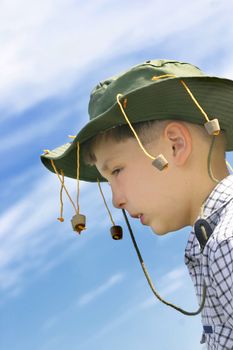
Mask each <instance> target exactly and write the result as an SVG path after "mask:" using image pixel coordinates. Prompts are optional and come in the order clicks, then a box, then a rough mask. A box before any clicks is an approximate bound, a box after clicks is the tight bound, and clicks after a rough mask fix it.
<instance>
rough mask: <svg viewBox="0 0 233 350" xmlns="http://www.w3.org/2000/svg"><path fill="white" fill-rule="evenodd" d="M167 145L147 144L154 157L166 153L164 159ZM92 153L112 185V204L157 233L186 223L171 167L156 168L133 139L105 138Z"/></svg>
mask: <svg viewBox="0 0 233 350" xmlns="http://www.w3.org/2000/svg"><path fill="white" fill-rule="evenodd" d="M166 148H168V146H166V145H161V142H158V141H156V144H155V145H153V144H150V146H147V147H146V149H147V150H148V151H149V152H150V153H151V154H153V155H154V156H157V155H158V154H160V153H164V152H165V155H166V158H167V156H169V155H168V150H166ZM169 148H170V145H169ZM169 151H170V150H169ZM95 155H96V159H97V161H96V167H97V169H98V170H99V172H100V173H101V175H102V176H103V177H104V178H106V180H107V181H108V182H109V184H110V186H111V190H112V200H113V205H114V206H115V207H117V208H121V209H125V210H126V211H127V212H128V213H129V214H130V215H131V216H132V217H133V218H140V221H141V223H142V224H143V225H148V226H150V227H151V228H152V230H153V231H154V232H155V233H157V234H159V235H162V234H165V233H168V232H170V231H175V230H177V229H179V228H181V227H183V226H186V225H187V222H186V221H187V220H186V217H187V212H185V208H186V209H187V206H185V198H182V202H181V204H182V205H179V202H180V201H179V195H180V188H179V186H180V185H181V184H180V183H178V182H177V179H176V178H177V176H176V175H175V172H174V169H172V166H170V165H169V167H168V169H165V170H163V171H159V170H157V169H156V168H155V167H154V166H153V165H152V160H151V159H150V158H149V157H147V156H146V155H145V154H144V153H143V151H142V150H141V148H140V147H139V145H138V143H137V141H136V140H135V139H133V138H130V139H127V140H126V141H123V142H116V141H113V140H108V141H104V142H102V143H100V144H99V145H98V146H97V147H96V149H95Z"/></svg>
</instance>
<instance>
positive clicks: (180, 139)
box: [164, 122, 192, 165]
mask: <svg viewBox="0 0 233 350" xmlns="http://www.w3.org/2000/svg"><path fill="white" fill-rule="evenodd" d="M164 136H165V139H166V140H167V141H168V145H169V148H170V149H171V152H172V159H173V162H174V163H175V164H176V165H183V164H184V163H185V162H186V160H187V159H188V157H189V155H190V153H191V151H192V137H191V134H190V131H189V129H188V128H187V127H186V125H184V124H183V123H179V122H171V123H169V124H168V125H167V126H166V128H165V129H164Z"/></svg>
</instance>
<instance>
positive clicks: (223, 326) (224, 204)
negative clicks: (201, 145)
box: [185, 175, 233, 350]
mask: <svg viewBox="0 0 233 350" xmlns="http://www.w3.org/2000/svg"><path fill="white" fill-rule="evenodd" d="M202 218H204V219H205V220H206V221H207V222H208V223H209V224H210V226H211V228H212V230H213V233H212V235H211V236H210V238H209V240H208V242H207V243H206V246H205V248H204V250H203V252H202V253H201V249H200V244H199V242H198V240H197V238H196V236H195V234H194V232H193V231H192V232H191V233H190V236H189V240H188V243H187V246H186V249H185V263H186V265H187V267H188V269H189V273H190V275H191V278H192V280H193V283H194V286H195V291H196V294H197V298H198V300H199V303H200V301H201V297H202V288H203V287H202V286H203V281H205V284H206V287H207V292H206V301H205V306H204V309H203V310H202V323H203V326H211V327H212V328H211V327H207V328H211V329H212V331H213V333H207V334H205V341H206V343H207V348H208V350H229V349H233V175H229V176H227V177H226V178H225V179H223V180H222V181H221V182H220V183H219V184H217V186H216V187H215V188H214V190H213V191H212V193H211V194H210V196H209V197H208V198H207V200H206V202H205V204H204V210H203V215H202ZM205 328H206V327H205Z"/></svg>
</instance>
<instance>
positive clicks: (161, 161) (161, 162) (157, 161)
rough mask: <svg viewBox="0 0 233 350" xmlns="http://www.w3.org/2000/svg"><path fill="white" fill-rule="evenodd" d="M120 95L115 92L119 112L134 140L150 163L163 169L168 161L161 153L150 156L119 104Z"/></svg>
mask: <svg viewBox="0 0 233 350" xmlns="http://www.w3.org/2000/svg"><path fill="white" fill-rule="evenodd" d="M121 97H122V95H121V94H117V96H116V99H117V103H118V105H119V107H120V110H121V112H122V114H123V116H124V118H125V120H126V122H127V123H128V125H129V127H130V129H131V131H132V132H133V134H134V136H135V138H136V140H137V142H138V144H139V146H140V148H141V149H142V151H143V152H144V153H145V155H146V156H147V157H149V158H150V159H152V160H153V162H152V164H153V165H154V166H155V167H156V168H157V169H158V170H163V169H165V168H166V167H167V166H168V162H167V160H166V158H165V157H164V156H163V155H162V154H159V155H158V156H157V157H154V156H152V155H151V154H150V153H149V152H148V151H147V150H146V149H145V147H144V146H143V144H142V142H141V140H140V139H139V136H138V134H137V133H136V131H135V129H134V127H133V126H132V124H131V122H130V120H129V118H128V117H127V114H126V113H125V111H124V108H123V106H122V104H121V101H120V98H121ZM126 102H127V99H125V100H124V105H125V106H126Z"/></svg>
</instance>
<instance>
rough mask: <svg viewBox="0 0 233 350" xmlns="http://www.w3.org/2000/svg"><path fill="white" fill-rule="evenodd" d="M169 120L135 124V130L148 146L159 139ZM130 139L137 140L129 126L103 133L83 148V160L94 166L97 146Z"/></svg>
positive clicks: (87, 142)
mask: <svg viewBox="0 0 233 350" xmlns="http://www.w3.org/2000/svg"><path fill="white" fill-rule="evenodd" d="M168 122H169V121H168V120H165V121H161V120H151V121H146V122H140V123H135V124H133V128H134V130H135V131H136V133H137V135H138V137H139V139H140V141H141V142H142V144H144V145H146V144H148V143H150V142H152V141H154V140H156V139H158V138H159V136H160V134H161V132H162V130H163V128H164V127H165V125H166V124H168ZM129 138H135V136H134V134H133V132H132V130H131V129H130V127H129V125H127V124H124V125H119V126H116V127H115V128H111V129H108V130H105V131H103V132H101V133H100V134H98V135H96V136H95V137H93V138H91V139H90V140H88V141H86V142H85V143H84V144H83V146H82V149H83V150H82V154H83V159H84V161H85V163H86V164H89V165H94V164H95V162H96V156H95V151H94V150H95V147H96V145H98V144H100V143H102V142H104V141H107V140H113V141H116V142H124V141H126V140H127V139H129Z"/></svg>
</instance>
